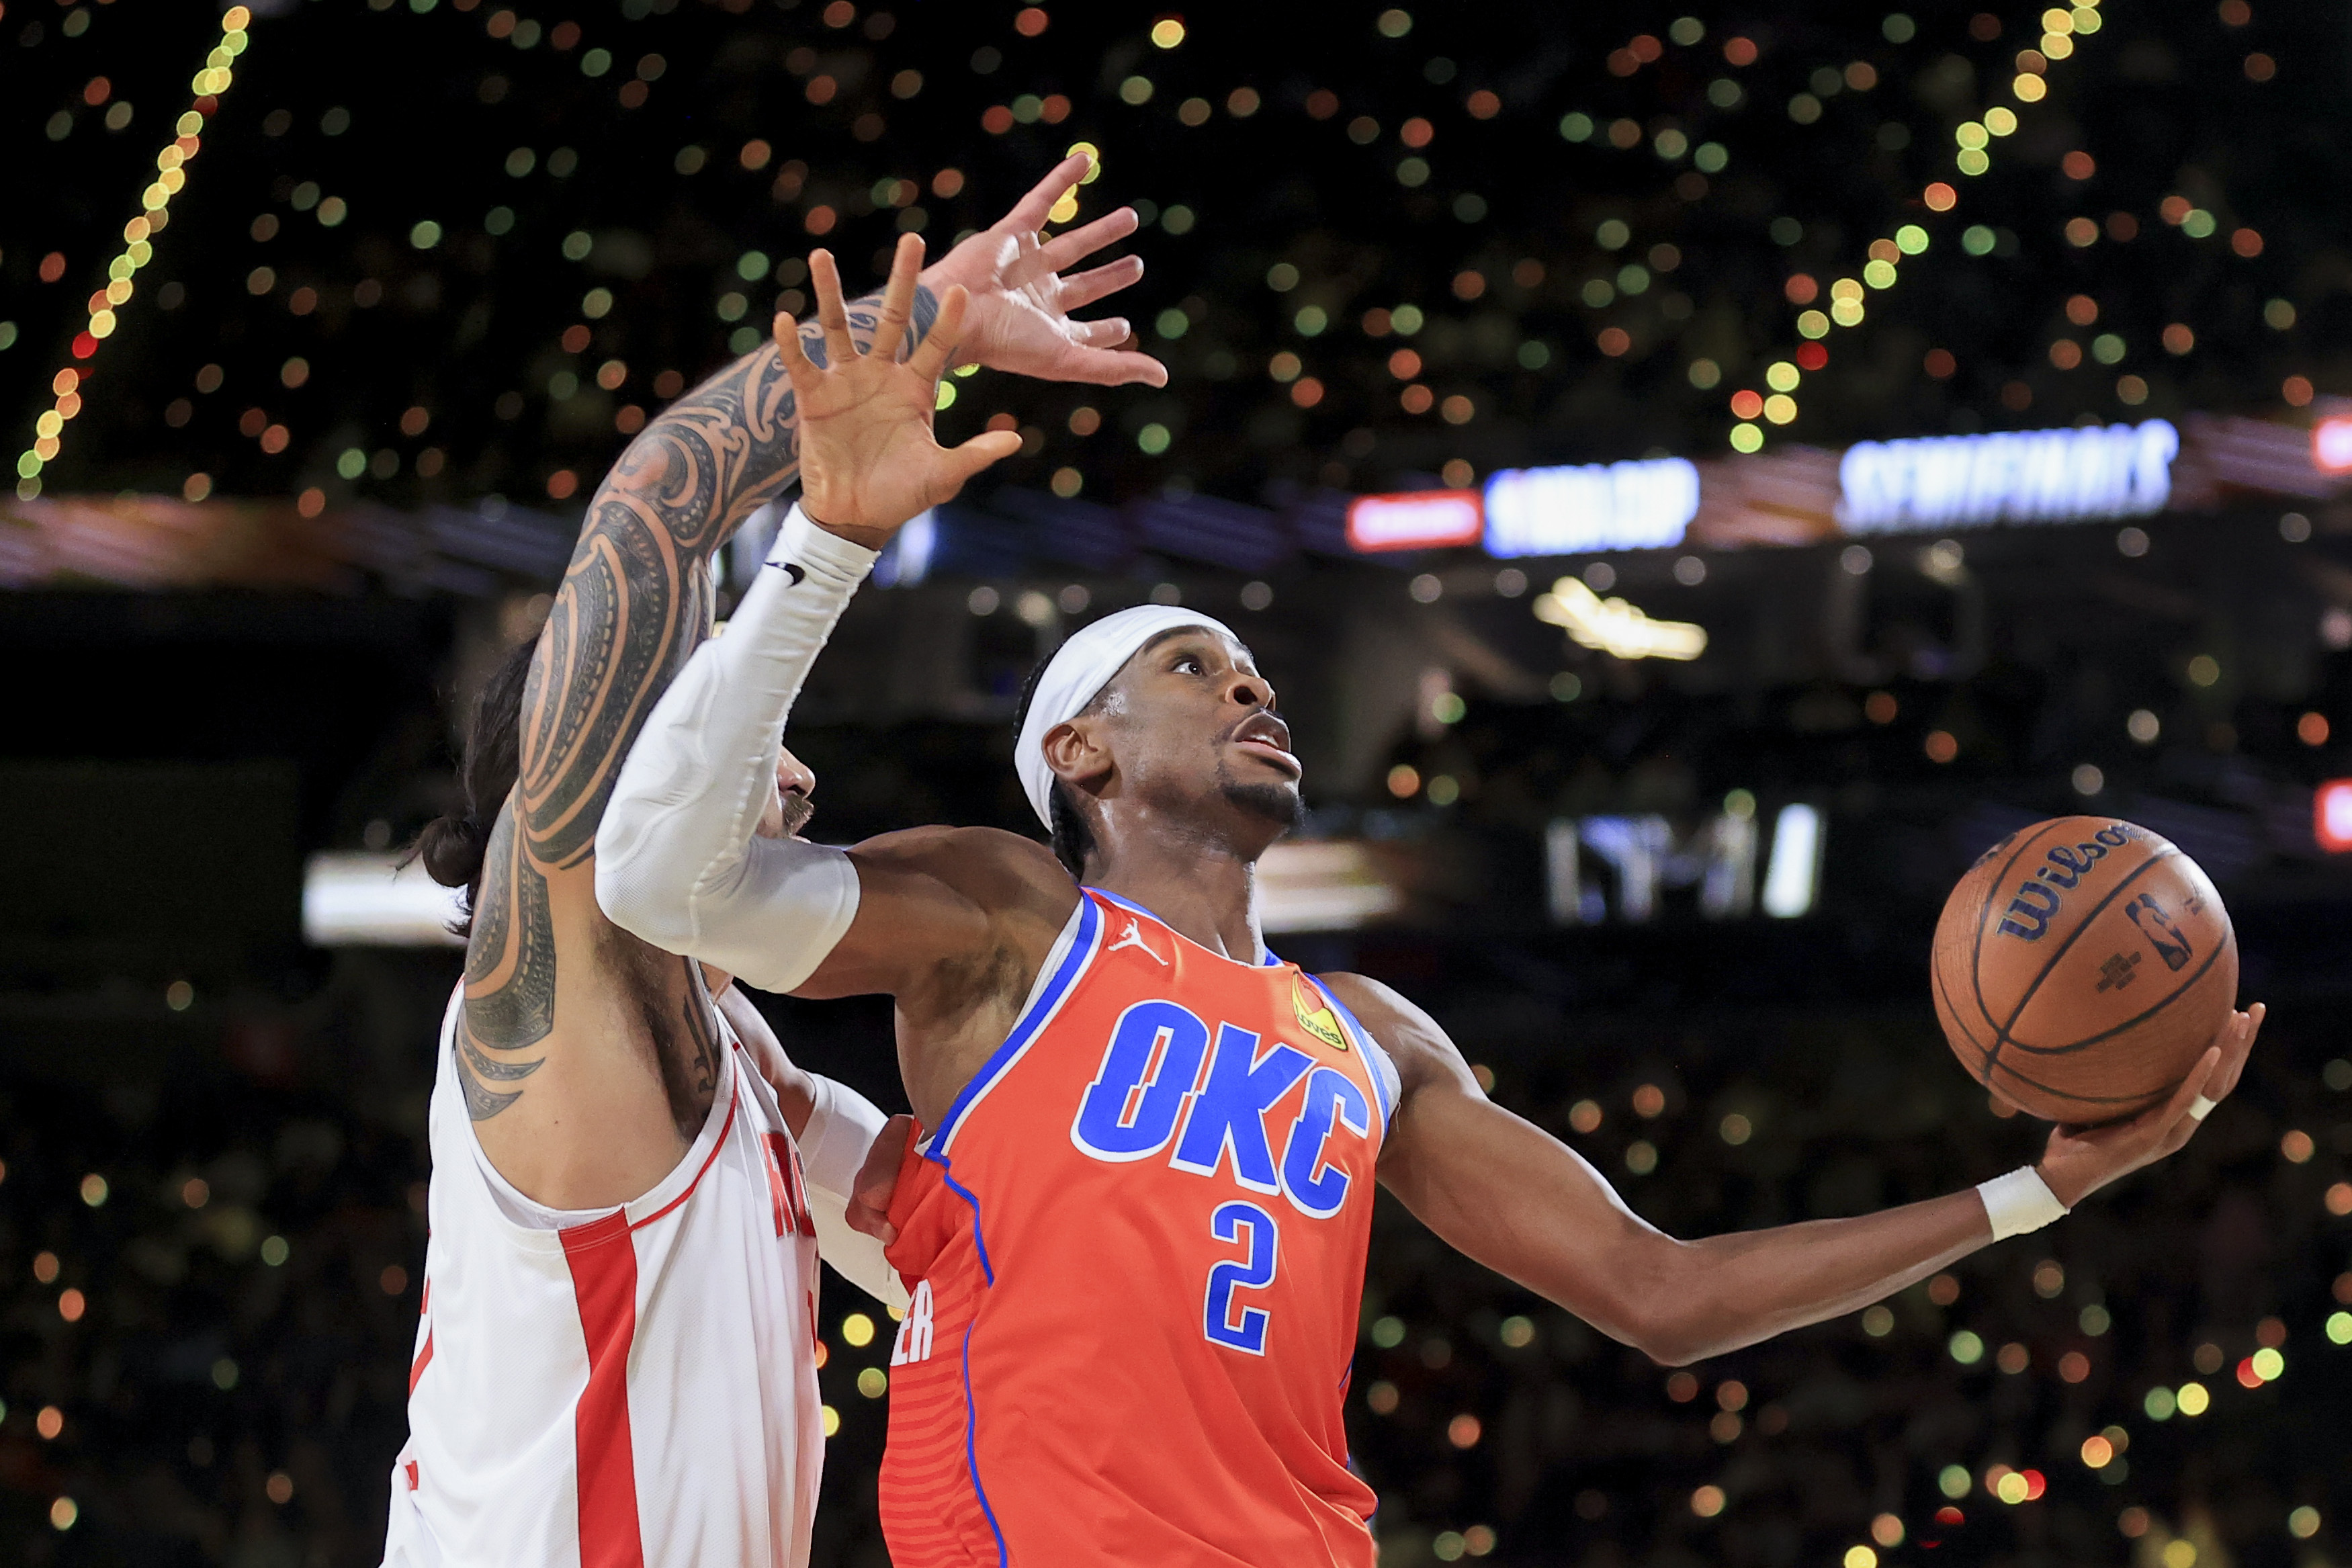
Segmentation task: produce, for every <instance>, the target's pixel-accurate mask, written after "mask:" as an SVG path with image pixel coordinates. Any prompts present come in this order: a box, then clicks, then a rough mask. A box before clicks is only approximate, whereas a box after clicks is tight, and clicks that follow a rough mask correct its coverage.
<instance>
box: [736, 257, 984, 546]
mask: <svg viewBox="0 0 2352 1568" xmlns="http://www.w3.org/2000/svg"><path fill="white" fill-rule="evenodd" d="M922 263H923V242H922V241H921V240H919V239H918V238H917V237H914V236H913V235H911V234H908V235H901V236H900V237H899V238H898V254H897V256H896V257H895V258H893V260H892V262H891V266H890V282H889V285H888V287H887V288H886V289H883V291H882V307H881V316H880V321H879V322H878V324H877V327H876V330H875V332H874V337H873V345H874V346H873V352H871V353H858V352H857V345H856V342H853V341H852V340H851V338H850V335H849V316H848V310H847V307H846V306H845V305H844V303H843V302H842V296H841V273H840V270H839V269H838V268H835V265H834V260H833V256H832V254H831V253H830V252H828V251H823V250H820V251H818V252H816V253H815V254H814V256H812V257H810V258H809V272H810V275H811V277H812V279H813V282H814V288H815V289H816V319H817V325H818V327H819V328H820V329H821V332H822V339H823V348H822V351H821V355H822V359H823V363H818V360H817V358H816V357H813V356H812V355H811V354H810V353H809V352H808V350H807V347H806V345H804V344H803V342H801V332H800V325H799V323H798V322H796V321H793V319H792V317H790V316H789V315H782V314H780V315H778V316H777V317H776V324H775V339H776V348H777V351H778V352H779V353H782V356H783V361H784V370H785V374H788V375H790V376H791V377H792V383H793V399H794V400H795V402H796V403H797V405H798V407H799V413H800V448H801V449H800V458H801V505H802V508H803V510H805V511H806V512H807V513H808V515H809V518H810V520H811V521H814V522H817V523H819V524H821V525H822V526H823V527H824V528H826V529H828V530H830V531H833V532H835V533H837V534H840V535H841V536H842V537H843V538H845V539H847V540H850V541H852V542H855V543H858V544H863V545H866V547H868V548H869V549H877V550H878V549H880V548H881V546H882V545H883V544H884V543H886V542H888V540H889V538H890V536H891V535H892V534H893V533H895V532H897V531H898V528H899V526H900V525H901V524H903V523H904V522H906V521H907V520H908V519H909V518H911V517H913V516H915V515H916V514H917V513H919V512H920V511H922V510H924V509H925V508H927V507H931V506H936V505H938V504H939V503H940V501H943V500H949V499H950V498H951V497H952V496H954V495H955V493H956V492H957V491H958V490H961V489H963V486H964V481H965V480H967V479H971V476H972V475H974V474H976V473H978V472H980V470H981V469H982V468H986V467H988V466H989V465H990V464H991V463H993V462H996V461H998V460H999V459H1001V458H1009V457H1011V456H1012V455H1013V453H1014V452H1017V451H1019V450H1020V449H1021V437H1018V436H1016V435H1014V434H1013V432H1012V431H1010V430H992V431H989V432H987V433H985V434H983V435H979V436H975V437H972V438H971V440H969V441H966V442H965V443H963V445H961V446H960V447H941V446H940V444H939V441H938V439H937V437H934V435H933V434H932V430H931V418H932V414H933V412H934V410H935V409H936V408H937V407H938V397H939V382H940V374H941V373H942V372H943V371H945V370H946V369H947V364H948V351H949V349H950V346H951V345H952V344H953V343H954V342H955V335H956V332H957V331H958V330H959V329H960V328H961V325H962V321H963V315H964V310H965V307H966V304H967V297H966V295H965V293H964V290H963V289H961V287H954V288H950V289H948V290H947V292H946V294H945V296H944V297H943V298H941V299H940V314H939V319H938V321H936V322H934V323H933V325H932V329H931V331H930V332H929V335H928V336H926V337H925V338H924V339H923V341H922V342H921V343H920V344H919V345H918V346H917V347H916V349H915V352H914V353H912V354H910V355H909V356H908V358H907V359H906V360H904V361H903V362H902V361H901V360H900V359H899V357H898V353H899V350H900V348H901V346H902V345H903V344H904V343H905V342H906V338H907V330H908V325H909V323H910V322H911V321H912V318H913V312H914V303H915V279H916V276H917V274H918V273H919V271H920V270H921V268H922Z"/></svg>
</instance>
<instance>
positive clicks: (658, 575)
mask: <svg viewBox="0 0 2352 1568" xmlns="http://www.w3.org/2000/svg"><path fill="white" fill-rule="evenodd" d="M937 311H938V303H937V300H936V299H935V298H934V296H933V295H932V294H931V292H930V291H929V289H919V290H917V292H916V293H915V296H914V299H913V300H912V301H911V307H910V314H911V318H912V319H911V322H910V323H909V329H910V330H909V331H908V335H909V336H910V337H915V338H919V337H920V336H921V335H922V334H923V333H924V332H926V331H928V330H929V326H930V323H931V321H932V320H933V318H934V317H935V316H936V314H937ZM837 325H838V328H839V330H840V331H844V332H845V333H846V334H847V336H848V338H849V339H850V340H851V341H852V342H855V344H856V349H857V351H858V352H859V353H864V352H865V350H866V347H867V346H868V345H869V344H870V343H871V342H872V341H873V337H874V334H875V332H876V331H877V329H878V328H879V327H880V325H881V318H880V316H879V314H878V312H877V303H876V301H875V300H873V299H870V298H869V299H867V300H859V301H857V302H856V304H855V305H852V306H850V307H848V308H847V310H846V311H845V316H844V318H843V320H842V321H840V322H838V323H837ZM782 327H783V329H784V330H787V331H789V330H790V329H789V323H788V322H786V323H782ZM810 350H811V352H812V353H816V354H822V353H824V345H823V343H822V342H819V341H815V340H814V339H813V340H812V342H811V345H810ZM797 466H798V447H797V443H796V440H795V434H794V409H793V395H792V390H791V383H790V381H789V379H788V378H787V377H786V375H785V374H784V371H783V364H782V360H781V358H780V357H779V355H778V353H777V350H776V347H775V345H774V344H773V343H770V344H767V345H764V346H762V347H761V349H760V350H758V351H757V352H756V353H751V354H747V355H745V356H744V357H743V358H742V359H740V360H738V361H737V362H736V363H733V364H731V365H730V366H728V367H727V368H726V369H725V370H723V371H721V372H719V374H717V375H715V376H713V377H712V378H711V379H710V380H709V381H708V382H705V383H704V384H702V385H701V386H699V387H697V388H696V389H695V390H694V391H693V392H691V393H689V394H688V395H687V396H685V397H683V398H681V399H680V400H679V401H678V402H677V404H676V405H673V406H671V407H670V408H669V409H668V410H667V411H666V412H664V413H663V414H662V415H661V416H660V417H658V418H657V419H656V420H655V421H654V422H653V423H652V424H650V425H648V426H646V430H645V431H644V433H643V434H642V435H640V436H639V437H637V438H636V439H635V441H633V442H631V443H630V445H629V447H628V449H627V451H626V452H625V453H624V454H623V455H622V458H621V460H620V461H619V463H617V464H616V465H614V468H613V471H612V473H611V474H610V475H609V476H608V477H607V478H606V479H605V480H604V484H603V486H602V487H600V488H599V489H598V490H597V492H596V495H595V498H594V499H593V500H592V501H591V502H590V503H589V507H588V514H587V520H586V522H585V525H584V526H583V529H582V531H581V536H580V543H579V545H578V548H577V549H576V550H575V551H574V552H573V554H572V564H571V567H570V570H569V571H568V572H567V573H566V574H565V577H564V581H563V585H562V589H561V590H560V591H559V592H558V594H557V595H556V600H555V605H554V608H553V611H552V612H551V614H550V616H549V617H548V624H547V629H546V631H545V633H544V634H543V635H542V637H541V640H540V647H539V652H538V655H537V657H536V658H534V659H533V661H532V664H531V670H530V679H529V681H528V684H527V685H526V687H525V689H524V694H523V703H522V720H521V727H520V737H519V748H520V776H519V781H518V783H517V784H516V787H515V792H514V794H513V795H512V796H511V797H510V798H509V801H508V804H507V805H506V807H505V809H504V810H502V811H501V812H500V813H499V817H498V820H497V823H496V825H495V826H494V828H493V830H492V835H491V841H490V845H489V853H488V863H487V866H486V874H485V878H484V882H483V887H482V896H481V904H480V908H479V910H478V912H477V915H476V920H475V929H474V935H473V939H472V942H471V945H470V949H469V952H468V953H467V970H466V1003H465V1009H464V1014H463V1017H462V1019H461V1021H460V1026H459V1030H458V1068H459V1071H460V1074H461V1081H462V1083H463V1085H464V1088H465V1090H466V1099H467V1109H468V1110H469V1111H470V1112H471V1114H472V1115H473V1117H474V1119H475V1121H477V1122H478V1124H479V1126H478V1132H479V1135H480V1137H481V1140H482V1144H483V1148H484V1150H485V1151H486V1152H488V1154H489V1156H490V1158H491V1160H492V1162H493V1163H495V1164H496V1165H497V1166H498V1167H499V1171H500V1172H501V1173H503V1174H505V1175H506V1176H507V1177H508V1179H509V1180H510V1181H512V1182H514V1183H515V1184H516V1185H517V1186H518V1187H520V1188H521V1189H522V1190H523V1191H524V1192H526V1193H528V1194H530V1195H531V1196H532V1197H534V1198H536V1199H538V1200H539V1201H541V1202H544V1203H548V1204H550V1205H553V1206H557V1207H580V1206H599V1205H604V1204H606V1203H614V1202H624V1201H626V1200H627V1199H628V1198H630V1197H634V1196H635V1195H636V1194H639V1193H641V1192H644V1191H646V1189H647V1188H649V1187H651V1186H652V1185H653V1184H655V1183H656V1182H658V1181H659V1180H660V1178H661V1176H662V1175H663V1174H664V1173H667V1171H668V1170H669V1168H670V1167H671V1166H672V1165H673V1164H675V1163H676V1161H677V1155H678V1153H679V1152H680V1151H681V1150H682V1148H683V1147H684V1146H685V1144H686V1143H688V1142H691V1141H692V1140H693V1138H694V1136H695V1135H696V1133H697V1132H698V1131H699V1130H700V1127H701V1124H702V1121H703V1120H704V1118H705V1117H706V1116H707V1115H708V1114H709V1108H710V1102H711V1098H712V1095H713V1093H714V1092H715V1089H716V1088H717V1085H718V1082H719V1075H720V1070H721V1060H720V1050H721V1047H720V1044H719V1034H718V1030H717V1027H716V1025H715V1022H714V1019H715V1015H714V1013H713V1012H712V1009H711V1004H710V1000H709V994H708V993H707V992H706V991H705V990H704V988H703V986H702V984H701V982H700V979H699V977H698V975H697V974H696V973H694V971H693V966H692V965H690V964H688V963H685V962H684V961H682V960H679V959H677V958H674V957H671V956H670V955H668V954H666V953H661V952H656V951H655V950H653V949H651V948H648V947H646V946H645V945H644V944H642V943H640V942H636V941H635V939H634V938H631V937H629V936H627V935H626V934H625V933H623V932H621V931H616V930H614V929H613V928H612V927H611V926H609V925H608V924H607V923H606V922H605V921H604V918H603V916H602V915H601V914H600V913H599V912H598V911H597V910H596V907H595V896H594V889H593V855H594V848H595V838H596V828H597V825H598V823H599V822H600V821H601V819H602V818H603V816H604V805H605V801H606V799H607V797H608V796H609V795H610V793H611V790H612V786H613V780H614V776H615V774H616V773H618V771H619V768H620V763H621V761H622V759H623V757H624V756H625V755H626V753H627V751H628V746H629V742H630V741H631V740H632V739H633V738H634V737H635V734H636V731H637V730H638V728H639V726H640V725H642V724H643V723H644V721H645V718H646V713H647V712H648V711H649V710H651V708H652V706H653V703H654V700H655V699H656V698H657V697H659V696H660V695H661V692H662V689H664V688H665V687H666V686H667V685H668V683H669V680H670V679H671V677H672V676H674V675H675V674H676V673H677V669H678V668H679V667H680V666H681V665H682V664H683V663H684V662H685V660H686V658H687V657H688V655H689V654H691V653H692V652H693V650H694V647H695V645H696V644H697V643H698V642H700V641H701V640H702V638H703V637H705V636H706V635H708V633H709V626H710V616H711V606H712V584H711V577H710V571H709V561H710V556H711V554H712V553H713V552H715V551H716V550H717V549H718V547H719V544H720V543H722V542H724V541H725V540H726V539H727V537H728V536H729V535H730V533H732V532H733V531H734V530H735V528H736V527H737V526H738V525H739V524H740V522H741V521H742V520H743V519H744V518H745V517H747V516H749V515H750V514H751V511H752V510H755V509H757V508H758V507H759V506H760V505H761V504H762V503H763V502H765V501H766V500H769V499H770V498H771V497H772V496H774V495H775V494H776V493H777V492H778V491H779V490H781V489H783V488H784V486H785V485H786V484H787V483H789V482H790V481H791V479H793V476H794V473H795V472H796V469H797Z"/></svg>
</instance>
